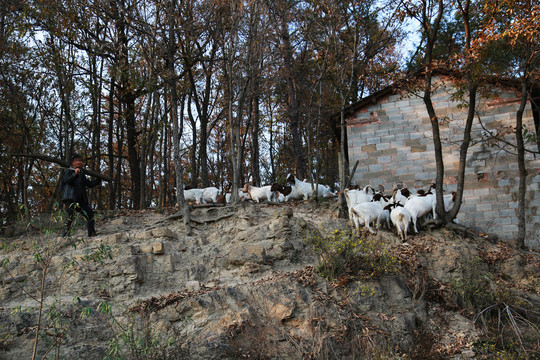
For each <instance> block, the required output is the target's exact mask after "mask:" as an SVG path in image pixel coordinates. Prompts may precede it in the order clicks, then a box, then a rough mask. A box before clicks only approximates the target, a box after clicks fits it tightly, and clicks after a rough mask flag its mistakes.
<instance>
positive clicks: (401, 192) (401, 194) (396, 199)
mask: <svg viewBox="0 0 540 360" xmlns="http://www.w3.org/2000/svg"><path fill="white" fill-rule="evenodd" d="M410 196H411V192H410V191H409V189H407V188H404V189H396V190H394V193H393V194H392V202H393V203H394V204H398V203H399V204H401V205H405V204H406V203H407V200H409V197H410Z"/></svg>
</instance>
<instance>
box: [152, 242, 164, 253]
mask: <svg viewBox="0 0 540 360" xmlns="http://www.w3.org/2000/svg"><path fill="white" fill-rule="evenodd" d="M164 252H165V250H164V249H163V243H162V242H155V243H153V244H152V253H153V254H154V255H161V254H163V253H164Z"/></svg>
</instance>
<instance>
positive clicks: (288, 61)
mask: <svg viewBox="0 0 540 360" xmlns="http://www.w3.org/2000/svg"><path fill="white" fill-rule="evenodd" d="M286 11H287V10H283V13H282V14H281V15H282V16H281V39H282V41H283V59H284V67H285V71H286V79H287V95H288V97H287V105H288V115H289V120H290V122H291V132H292V137H293V149H294V154H295V159H296V176H297V177H298V178H300V179H304V178H305V177H306V171H305V164H304V156H303V153H302V140H301V137H300V130H299V126H300V125H299V123H300V116H299V112H298V98H297V89H296V81H295V72H294V65H293V48H292V45H291V40H290V35H289V23H288V21H287V15H286Z"/></svg>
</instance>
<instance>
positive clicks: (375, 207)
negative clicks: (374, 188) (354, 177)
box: [351, 201, 384, 234]
mask: <svg viewBox="0 0 540 360" xmlns="http://www.w3.org/2000/svg"><path fill="white" fill-rule="evenodd" d="M383 211H384V209H383V206H382V204H381V203H380V202H378V201H371V202H364V203H361V204H358V205H355V206H353V207H352V208H351V213H352V215H353V216H352V217H353V223H354V225H355V227H356V228H357V229H358V228H359V227H360V225H362V224H363V225H365V226H366V227H367V228H368V230H369V231H370V232H371V233H373V234H375V231H374V230H373V229H372V228H371V227H370V224H371V223H373V222H376V225H377V230H378V229H379V221H380V219H381V218H382V216H383Z"/></svg>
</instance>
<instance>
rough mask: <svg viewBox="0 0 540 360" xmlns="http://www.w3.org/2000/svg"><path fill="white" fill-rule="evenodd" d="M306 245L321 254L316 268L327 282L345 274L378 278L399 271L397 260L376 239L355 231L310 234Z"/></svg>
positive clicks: (347, 276) (347, 277)
mask: <svg viewBox="0 0 540 360" xmlns="http://www.w3.org/2000/svg"><path fill="white" fill-rule="evenodd" d="M306 242H307V244H308V245H310V246H311V247H312V248H313V251H315V253H317V254H319V256H320V263H319V267H318V271H319V273H320V274H321V276H323V277H324V278H326V279H327V280H329V281H338V280H339V279H340V278H342V277H345V278H346V279H349V277H367V278H372V277H379V276H382V275H385V274H392V273H395V272H396V271H397V270H398V265H399V262H398V261H397V259H396V258H395V257H394V256H393V255H392V254H391V253H390V251H389V250H388V249H386V248H385V246H384V244H382V243H381V242H380V240H379V239H376V238H363V237H362V236H361V235H360V233H359V232H358V231H356V230H350V229H347V230H334V231H333V232H332V234H331V235H330V236H329V237H323V236H321V235H320V234H316V235H312V236H310V237H309V238H308V239H307V241H306Z"/></svg>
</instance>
